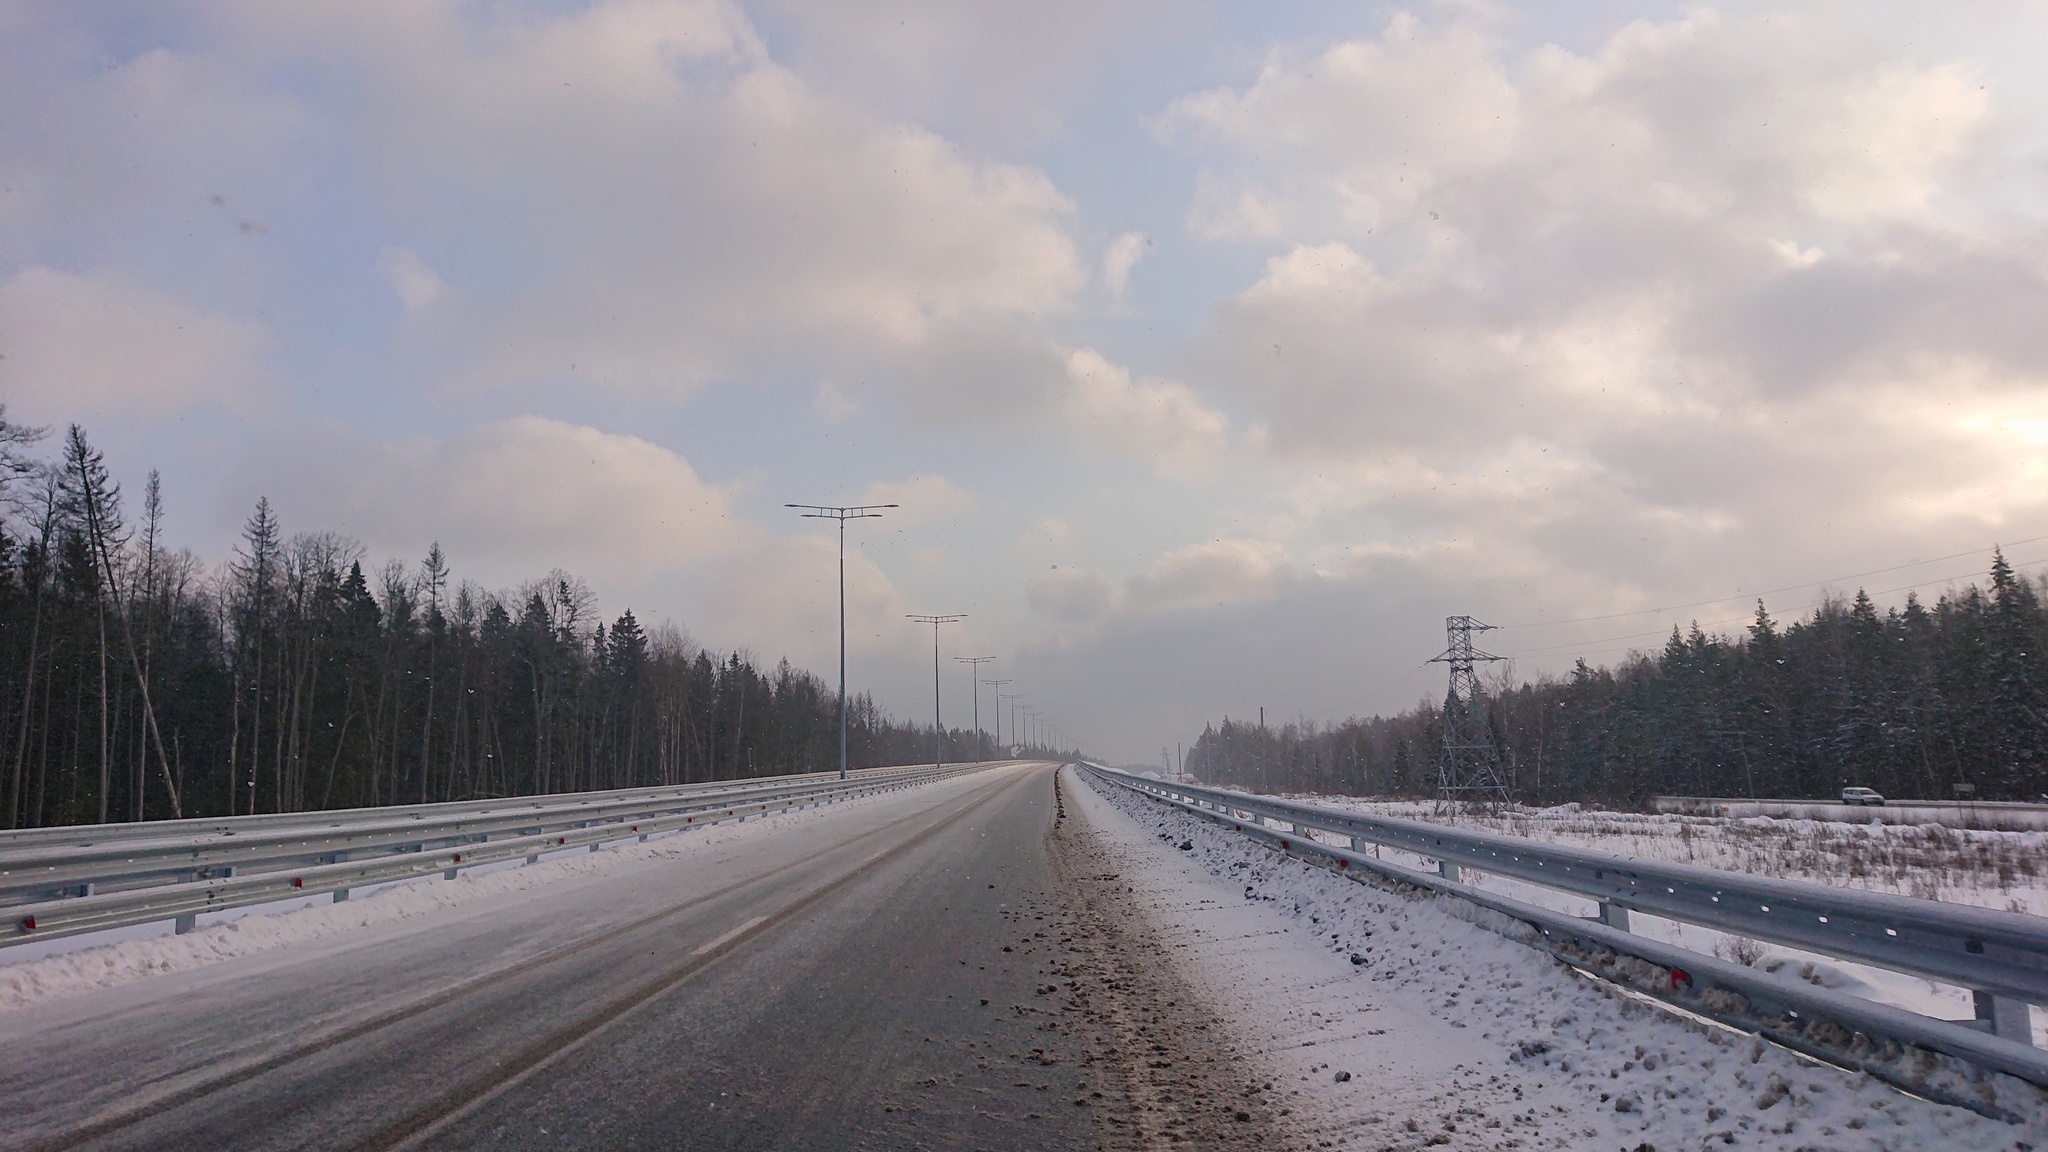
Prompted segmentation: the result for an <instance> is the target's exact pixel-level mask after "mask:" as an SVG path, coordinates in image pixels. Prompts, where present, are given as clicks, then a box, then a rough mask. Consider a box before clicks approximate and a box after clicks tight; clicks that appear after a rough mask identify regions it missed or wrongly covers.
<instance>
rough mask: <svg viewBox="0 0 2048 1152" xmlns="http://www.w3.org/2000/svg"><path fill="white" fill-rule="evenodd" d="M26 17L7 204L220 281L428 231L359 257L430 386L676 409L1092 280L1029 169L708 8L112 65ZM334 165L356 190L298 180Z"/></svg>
mask: <svg viewBox="0 0 2048 1152" xmlns="http://www.w3.org/2000/svg"><path fill="white" fill-rule="evenodd" d="M213 15H214V16H218V13H215V14H213ZM48 23H49V26H48V27H42V26H40V24H39V25H38V27H37V31H38V32H39V33H41V35H40V36H32V37H29V38H28V39H29V41H30V42H31V43H32V44H34V45H35V46H36V47H35V48H34V49H33V50H23V51H20V52H17V53H14V54H12V55H10V57H9V58H8V59H9V61H10V62H13V61H15V60H16V59H17V58H19V63H20V65H21V67H20V68H19V69H17V71H18V72H21V73H23V74H25V75H26V77H27V78H26V79H23V78H22V76H18V75H13V74H10V73H9V71H8V69H7V68H0V96H6V95H10V94H11V95H14V96H17V97H18V99H16V100H14V101H11V102H10V104H11V105H12V106H19V107H24V108H30V107H32V108H35V109H37V110H38V114H37V116H36V117H34V118H32V119H34V120H36V121H37V123H36V124H35V125H34V126H33V127H31V126H29V125H26V124H22V123H19V121H22V120H25V119H31V118H16V120H17V122H18V123H17V124H16V125H13V126H10V128H9V129H0V168H4V169H5V170H6V171H7V173H8V184H9V191H8V194H7V195H6V196H5V197H0V213H5V214H6V216H5V217H0V219H4V220H5V221H6V222H7V223H9V224H15V223H19V224H21V225H22V226H23V228H24V234H26V235H33V236H35V237H38V238H39V240H38V243H47V242H49V241H50V240H51V239H52V238H56V237H65V238H66V240H65V243H64V244H63V245H62V247H63V248H64V249H65V250H76V249H79V248H83V249H86V250H96V249H98V248H100V247H104V248H105V249H106V251H107V253H108V256H109V258H110V259H113V258H119V259H121V260H139V259H149V258H153V256H154V254H155V251H156V250H155V249H154V248H152V247H151V246H150V245H149V244H147V243H143V242H140V240H139V239H138V237H137V236H136V235H135V233H137V232H138V231H140V232H141V235H142V236H143V237H146V236H147V235H150V234H152V233H150V232H149V231H148V230H147V229H149V228H154V229H155V230H156V231H157V232H162V231H164V230H169V229H175V230H176V231H177V232H178V233H179V234H186V233H192V234H195V235H199V236H204V237H210V239H207V240H206V241H205V242H204V243H203V244H201V245H200V246H201V247H202V248H203V249H204V250H205V251H206V252H207V255H208V256H209V257H210V258H218V259H221V260H226V261H231V262H234V261H239V262H241V263H237V264H234V265H232V268H233V271H234V272H236V273H242V272H244V269H245V268H246V267H247V266H249V264H250V263H251V254H252V253H253V252H254V251H255V250H256V249H254V248H253V247H252V245H254V244H255V243H256V242H257V241H258V240H261V241H262V242H263V243H266V244H269V245H271V246H273V247H277V246H280V245H278V241H279V240H280V238H281V237H284V236H286V235H289V234H297V235H304V234H305V233H306V232H308V231H310V230H314V229H320V228H324V227H327V226H328V225H327V221H326V220H325V218H324V217H323V216H322V215H321V213H322V211H323V210H325V209H330V208H331V209H335V210H338V211H343V212H350V213H368V214H370V215H371V216H373V217H375V220H374V226H375V227H378V228H381V229H383V230H384V231H385V233H386V234H396V235H405V236H408V237H420V238H424V239H423V240H422V241H421V243H422V244H424V243H425V241H426V240H427V239H431V240H434V241H436V242H437V243H436V245H435V248H434V249H433V257H434V259H433V263H432V265H431V267H430V266H429V265H428V264H427V263H425V262H424V261H422V260H421V258H420V256H419V255H418V254H417V253H416V252H415V251H410V250H408V249H406V248H403V247H395V246H394V247H392V248H389V249H386V250H385V251H383V252H382V253H381V254H378V253H374V252H373V253H365V254H362V255H359V256H357V257H356V259H359V260H361V261H362V262H363V264H364V265H374V267H375V268H376V269H377V271H378V272H379V273H380V275H381V276H382V277H383V279H384V280H385V281H387V282H388V283H389V284H390V285H391V286H392V288H393V289H394V290H396V291H397V292H398V294H399V297H400V299H401V300H402V302H403V303H404V304H405V306H406V308H407V311H408V314H409V315H410V317H411V319H412V320H413V321H414V323H413V325H412V330H411V331H409V332H408V333H407V339H406V341H405V342H404V344H403V345H402V346H401V348H400V350H399V351H400V359H399V362H398V367H399V368H400V369H401V370H409V371H413V372H416V373H417V374H418V375H419V377H420V378H421V379H422V380H423V381H424V382H428V383H433V384H441V385H447V384H449V383H450V381H454V382H458V383H464V384H467V385H468V386H469V387H470V388H472V389H491V390H494V391H497V392H499V393H500V394H503V391H504V390H505V389H507V388H508V387H511V386H522V385H523V386H526V387H528V388H553V389H557V390H559V388H560V387H561V386H563V385H565V384H568V385H572V386H593V385H594V386H601V387H616V388H626V389H636V390H645V391H652V392H654V393H657V394H683V393H687V392H688V391H689V390H690V389H691V388H693V387H694V386H696V385H698V384H700V383H702V382H703V381H706V380H709V379H726V378H732V377H734V376H741V375H745V374H746V373H748V372H751V371H755V370H759V369H762V368H764V367H769V366H792V365H793V366H796V367H798V368H799V369H801V370H805V371H816V370H817V369H818V367H819V366H820V365H821V364H824V363H829V362H832V361H833V360H835V359H836V358H840V357H851V358H856V359H857V358H861V357H875V356H894V357H904V356H908V357H914V356H916V355H917V354H918V353H919V351H920V350H921V349H923V348H925V347H926V346H928V345H930V344H931V343H933V342H934V341H937V340H939V339H940V338H942V337H943V336H944V334H945V332H946V331H947V330H948V329H949V328H950V327H953V326H957V325H969V326H972V325H974V324H978V323H984V322H999V321H1002V320H1005V319H1008V318H1017V317H1024V318H1032V319H1034V322H1035V318H1040V317H1044V316H1046V315H1049V314H1053V313H1058V312H1060V311H1063V310H1065V309H1066V308H1068V307H1069V306H1070V303H1071V301H1072V300H1073V298H1074V297H1075V296H1076V294H1077V293H1079V292H1080V291H1081V290H1082V288H1084V287H1085V285H1086V283H1087V281H1088V279H1089V271H1090V270H1089V268H1088V267H1087V262H1086V261H1085V260H1084V259H1083V258H1082V256H1081V254H1080V253H1079V251H1078V250H1077V249H1076V247H1075V245H1074V243H1073V241H1072V238H1071V237H1070V235H1069V225H1070V218H1071V216H1072V213H1073V205H1072V204H1071V203H1070V202H1069V201H1068V199H1067V198H1066V197H1065V196H1064V195H1063V194H1062V193H1061V192H1060V191H1059V189H1058V188H1056V187H1055V186H1054V184H1053V183H1052V181H1051V180H1050V179H1048V178H1047V177H1046V175H1045V174H1044V173H1043V172H1041V171H1039V170H1038V169H1036V168H1033V167H1030V166H1028V165H1023V164H1016V163H1007V162H1003V161H1001V160H996V159H988V158H985V157H981V156H976V155H972V154H969V153H968V152H966V151H964V150H963V149H962V148H960V147H958V146H957V145H955V144H954V143H952V142H950V141H949V140H947V139H945V138H943V137H941V136H939V135H938V134H936V133H934V132H932V131H930V130H928V129H926V128H923V127H921V126H919V125H918V124H916V123H914V122H908V121H903V120H897V119H891V118H888V117H886V116H883V115H879V114H877V113H876V112H874V111H873V110H871V109H870V108H869V107H867V106H865V105H863V104H862V103H861V102H860V101H858V100H857V99H855V98H853V97H851V96H848V95H845V94H842V93H839V92H836V91H833V90H830V89H826V88H820V87H818V86H817V85H814V84H813V83H811V82H810V81H808V80H807V79H806V78H805V77H803V76H802V75H800V74H798V73H797V72H795V71H793V70H792V69H790V68H788V67H786V66H784V65H783V64H781V63H778V62H777V61H776V60H775V59H774V58H773V57H772V56H771V55H770V53H769V51H768V49H767V47H766V45H765V44H764V43H763V41H762V38H761V36H760V34H759V33H758V32H757V31H756V30H755V28H754V26H753V25H752V23H751V22H750V20H749V18H748V16H747V14H746V13H745V12H744V11H743V10H742V9H741V8H739V7H738V6H737V5H736V4H733V3H730V2H727V0H596V2H594V3H592V4H589V5H576V6H572V7H571V9H570V10H566V11H553V10H545V9H544V8H534V7H532V6H526V5H513V6H500V5H483V6H477V5H464V4H453V3H423V4H367V5H366V4H360V3H352V2H347V0H315V2H313V3H307V4H300V5H292V6H288V7H277V6H265V5H249V6H242V7H240V8H238V9H237V10H236V11H235V12H234V14H233V15H232V16H231V17H221V18H218V19H215V18H212V17H207V18H199V19H196V20H195V21H194V22H193V24H192V25H191V26H190V27H188V28H186V29H185V33H186V34H184V35H180V36H177V37H168V38H167V39H171V40H173V41H174V44H175V46H163V47H152V48H150V49H148V50H147V51H143V52H140V53H133V52H132V49H129V50H128V51H130V52H131V54H130V55H128V56H125V57H124V56H122V55H120V53H119V52H118V51H116V50H115V49H114V48H112V47H107V46H102V45H100V44H97V43H95V42H94V40H93V37H92V34H91V31H90V23H91V22H90V21H82V22H81V27H64V26H63V22H62V21H51V22H48ZM109 39H110V40H112V39H118V40H120V41H121V42H122V43H123V45H124V46H125V44H126V43H127V42H128V41H130V40H132V39H133V38H132V37H130V36H127V35H123V36H121V37H118V38H109ZM308 75H347V76H351V77H355V78H357V80H358V81H359V82H354V83H350V84H348V85H344V86H342V90H338V91H337V90H329V89H325V88H323V87H322V86H321V85H312V86H311V87H312V88H314V89H320V90H319V91H317V92H316V91H311V90H309V89H308V88H307V87H306V86H301V85H297V84H294V83H293V82H292V79H291V78H293V77H302V76H308ZM10 82H11V83H10ZM138 124H139V125H141V126H142V127H141V128H138V127H137V125H138ZM80 139H84V140H90V141H93V142H94V146H93V147H90V148H79V147H76V146H74V145H73V144H72V143H71V142H75V141H76V140H80ZM115 158H118V159H115ZM330 168H340V169H342V170H345V171H348V172H350V173H353V174H354V175H355V176H356V177H357V178H356V179H355V180H353V181H351V182H350V184H351V189H352V192H353V193H354V194H356V195H360V197H361V198H362V200H361V201H357V200H354V199H350V198H345V197H338V196H336V197H323V196H316V195H311V194H309V189H308V188H306V187H305V186H304V184H303V183H302V182H301V180H302V174H303V173H305V172H307V171H310V170H319V171H322V172H324V171H327V170H328V169H330ZM223 189H225V195H222V192H223ZM142 190H147V194H144V192H143V191H142ZM209 198H211V199H212V200H213V201H214V203H213V206H211V207H209V206H208V200H209ZM362 201H367V203H364V202H362ZM309 203H310V204H311V205H312V207H311V208H310V210H309V208H308V205H309ZM245 205H247V207H244V206H245ZM259 207H260V208H261V209H262V210H263V212H264V214H265V215H266V217H269V219H268V222H267V223H265V222H264V221H259V220H255V219H245V218H243V214H244V213H254V212H256V211H257V210H258V208H259ZM277 213H283V215H284V218H278V216H277ZM294 217H296V218H294ZM76 219H91V220H93V221H94V223H93V224H92V225H89V226H81V225H78V224H74V223H71V221H73V220H76ZM138 221H141V222H143V223H137V222H138ZM195 221H196V223H195ZM4 232H11V229H5V228H0V233H4ZM333 235H334V238H335V242H337V243H342V244H347V243H349V242H350V241H349V240H348V239H347V238H348V237H349V235H350V229H348V228H340V229H336V230H335V231H334V233H333ZM107 237H114V238H115V239H114V240H112V241H110V240H108V239H107ZM122 238H126V242H122ZM20 242H21V237H20V236H18V235H7V236H5V237H4V238H0V259H4V258H5V257H7V256H8V255H10V254H13V253H16V252H18V251H19V247H18V245H19V243H20ZM195 243H198V242H197V241H195ZM422 250H424V249H422ZM17 258H18V257H17ZM167 263H169V262H168V261H167ZM254 263H256V264H257V265H258V266H261V258H260V257H259V258H256V260H255V261H254ZM224 279H227V280H229V281H230V282H235V283H240V284H242V285H244V287H245V288H246V287H247V279H246V276H245V275H244V276H242V277H239V278H238V277H237V276H235V275H228V276H225V277H224ZM248 291H249V295H250V297H251V298H252V299H255V298H257V297H258V296H260V289H249V290H248Z"/></svg>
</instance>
